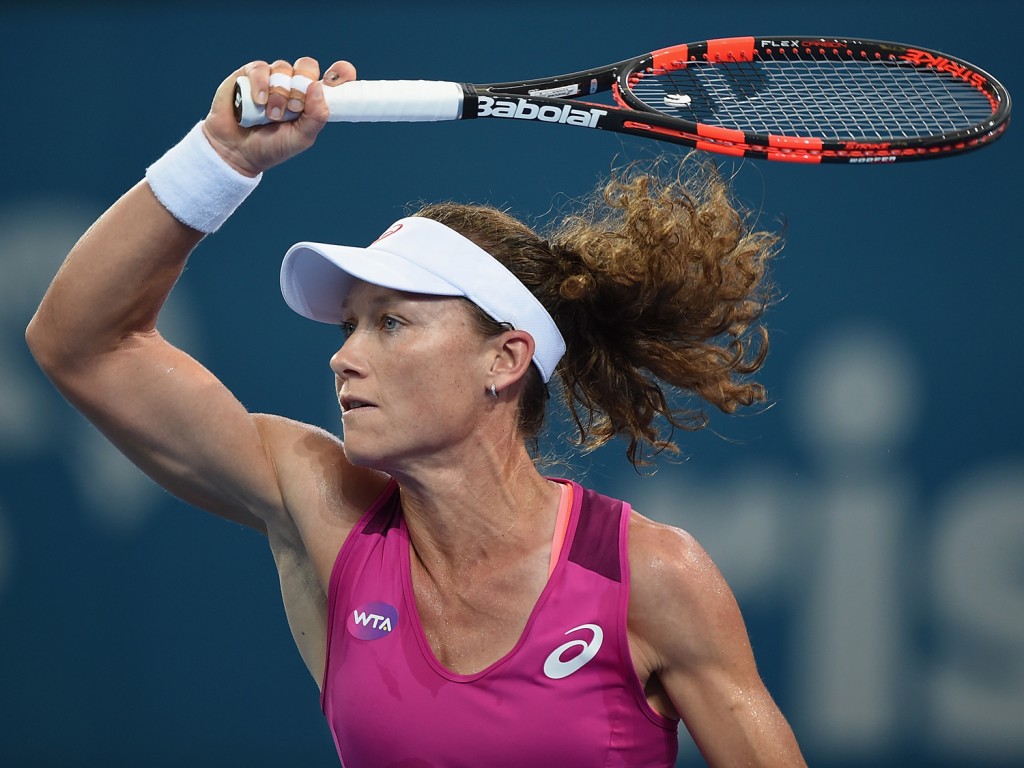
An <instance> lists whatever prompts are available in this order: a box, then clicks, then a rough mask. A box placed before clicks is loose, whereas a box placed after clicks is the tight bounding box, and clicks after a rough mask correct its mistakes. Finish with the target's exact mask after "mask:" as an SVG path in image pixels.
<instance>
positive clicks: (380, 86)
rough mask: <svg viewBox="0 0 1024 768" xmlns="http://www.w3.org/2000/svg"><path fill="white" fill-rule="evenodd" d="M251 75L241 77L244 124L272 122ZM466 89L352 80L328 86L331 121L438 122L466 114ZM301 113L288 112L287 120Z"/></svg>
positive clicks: (238, 93) (239, 106)
mask: <svg viewBox="0 0 1024 768" xmlns="http://www.w3.org/2000/svg"><path fill="white" fill-rule="evenodd" d="M250 91H251V87H250V83H249V78H247V77H245V76H242V77H239V78H238V81H237V83H236V88H235V109H236V114H237V115H238V122H239V124H240V125H242V126H243V127H246V128H248V127H250V126H253V125H263V124H265V123H268V122H270V121H269V120H268V119H267V117H266V111H265V109H264V108H263V107H262V106H260V105H258V104H256V103H255V102H254V101H253V100H252V95H251V93H250ZM463 96H464V92H463V89H462V86H461V85H459V84H458V83H454V82H447V81H442V80H352V81H350V82H347V83H342V84H341V85H333V86H327V85H325V86H324V97H325V98H326V100H327V106H328V109H329V110H330V117H328V118H327V119H328V120H329V121H330V122H340V123H367V122H396V123H407V122H410V123H411V122H435V121H440V120H458V119H459V118H461V117H462V101H463ZM297 117H298V115H297V114H294V113H292V112H288V113H286V115H285V119H286V120H294V119H296V118H297Z"/></svg>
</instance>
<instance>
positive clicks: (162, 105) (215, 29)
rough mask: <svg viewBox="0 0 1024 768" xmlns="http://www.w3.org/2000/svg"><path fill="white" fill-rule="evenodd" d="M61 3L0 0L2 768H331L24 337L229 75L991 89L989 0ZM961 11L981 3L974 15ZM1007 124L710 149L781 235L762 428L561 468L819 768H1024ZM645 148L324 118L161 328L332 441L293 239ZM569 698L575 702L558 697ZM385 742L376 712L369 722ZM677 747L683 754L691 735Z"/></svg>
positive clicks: (249, 391) (310, 717) (266, 633)
mask: <svg viewBox="0 0 1024 768" xmlns="http://www.w3.org/2000/svg"><path fill="white" fill-rule="evenodd" d="M977 9H978V10H975V9H974V8H969V7H967V6H964V5H962V4H959V3H948V2H917V1H916V0H915V1H914V2H894V1H893V2H831V3H828V4H825V3H820V4H819V3H805V2H792V1H790V2H785V1H783V2H773V3H770V4H760V3H750V2H742V1H737V2H732V3H729V4H720V5H718V6H717V7H715V6H713V5H712V4H707V3H685V2H677V3H672V4H667V5H663V6H661V7H658V8H657V9H652V8H650V7H647V6H640V5H635V6H634V5H630V4H618V3H610V2H604V0H588V1H587V2H575V1H574V2H559V3H539V2H526V3H517V4H512V3H500V4H499V3H494V4H488V3H472V4H469V3H467V4H465V5H463V4H458V3H449V4H445V3H435V4H426V3H411V2H390V3H387V4H375V5H373V6H372V7H371V5H370V4H345V3H340V2H338V3H333V4H330V5H327V4H317V3H308V4H305V5H302V6H298V5H286V4H283V3H278V4H270V3H262V2H260V3H250V4H247V5H241V4H238V5H234V4H232V5H227V4H220V3H207V4H198V3H195V4H190V3H175V4H173V5H172V4H169V3H150V4H146V5H138V6H136V5H128V4H109V3H91V4H88V5H87V6H86V5H84V4H72V3H65V4H55V3H45V2H44V3H34V4H31V6H29V4H24V7H22V6H18V5H10V4H4V5H3V6H2V7H0V32H2V36H3V40H4V44H3V46H2V48H0V58H2V64H3V67H2V71H3V72H4V73H5V75H6V80H5V81H6V82H7V83H8V86H7V88H6V89H5V90H6V96H5V98H4V103H5V106H6V110H5V111H6V113H7V115H6V119H5V120H4V121H3V122H2V124H0V137H2V141H3V147H4V149H5V155H4V160H3V171H2V173H3V184H2V185H0V765H2V766H91V765H104V766H120V765H147V766H164V765H167V766H170V765H178V764H183V763H184V764H190V765H203V766H205V765H211V766H212V765H222V766H229V765H247V766H272V765H289V766H290V765H302V766H315V765H323V766H330V765H336V764H337V759H336V757H335V754H334V747H333V744H332V743H331V739H330V735H329V733H328V731H327V728H326V725H325V723H324V721H323V718H322V716H321V714H320V712H319V707H318V700H317V692H316V687H315V685H314V683H313V681H312V680H311V679H310V677H309V675H308V674H307V672H306V671H305V668H304V667H303V665H302V663H301V661H300V659H299V655H298V653H297V652H296V651H295V649H294V647H293V645H292V643H291V639H290V636H289V633H288V630H287V627H286V623H285V620H284V615H283V611H282V610H281V607H280V601H279V598H278V596H277V582H276V575H275V571H274V567H273V563H272V560H271V558H270V555H269V551H268V549H267V547H266V546H265V543H264V542H263V541H262V540H261V538H260V537H259V536H258V535H256V534H253V533H251V532H248V531H245V530H241V529H239V528H237V527H235V526H232V525H228V524H225V523H223V522H221V521H219V520H215V519H212V518H208V517H207V516H206V515H204V514H202V513H199V512H197V511H195V510H193V509H191V508H189V507H187V506H185V505H183V504H181V503H178V502H177V501H175V500H174V499H172V498H170V497H168V496H167V495H166V494H165V493H163V492H162V491H159V490H158V489H156V488H155V487H154V486H153V485H152V484H151V483H150V482H149V481H148V480H146V479H145V478H143V477H141V476H140V474H139V473H138V472H137V471H136V470H134V469H133V468H132V467H131V466H130V465H128V464H126V463H125V462H124V461H123V460H122V459H121V458H120V457H119V456H117V455H116V454H114V453H113V452H112V451H111V450H110V449H109V448H108V447H107V446H106V444H105V443H104V442H103V441H102V439H101V438H100V437H99V436H98V435H97V434H96V433H95V431H94V430H92V428H91V427H89V426H88V425H87V424H86V423H85V422H84V421H83V420H82V419H81V418H80V417H79V416H78V415H77V414H75V413H74V412H73V411H72V410H71V409H70V408H68V407H67V405H66V404H65V403H64V402H63V401H62V400H61V399H60V398H59V396H58V395H56V394H55V393H54V392H53V391H52V389H51V388H50V387H49V385H48V384H47V382H46V381H45V379H44V378H43V376H42V375H41V374H40V373H39V372H38V371H37V369H36V368H35V367H34V365H33V363H32V362H31V359H30V358H29V356H28V353H27V351H26V350H25V347H24V342H23V336H22V334H23V331H24V327H25V324H26V323H27V322H28V319H29V317H30V316H31V313H32V311H33V309H34V307H35V305H36V304H37V303H38V300H39V298H40V297H41V295H42V292H43V291H44V290H45V286H46V285H47V283H48V282H49V279H50V278H51V277H52V275H53V273H54V272H55V271H56V269H57V267H58V265H59V263H60V261H61V259H62V258H63V256H64V255H65V254H66V252H67V250H68V249H69V248H70V246H71V245H72V244H73V242H74V240H75V239H76V238H77V237H78V235H80V234H81V232H82V231H84V229H85V228H86V227H87V226H88V224H89V223H90V222H91V221H92V220H93V219H94V218H95V216H96V215H98V214H99V213H100V212H101V211H102V210H103V209H104V208H105V207H106V206H107V205H109V204H110V203H111V202H112V201H113V200H114V199H116V197H117V196H118V195H119V194H120V193H121V192H122V191H123V190H124V189H126V188H128V187H129V186H130V185H131V184H133V183H134V182H135V181H136V180H137V179H138V178H140V176H141V174H142V173H143V170H144V168H145V166H146V165H147V164H149V163H150V162H152V161H153V160H154V159H155V158H156V157H158V156H159V155H160V153H161V152H162V151H163V150H164V149H166V148H167V147H169V146H170V145H172V144H173V143H174V142H175V141H176V140H177V139H178V138H180V136H182V135H183V134H184V133H185V132H186V131H187V130H188V129H189V127H191V125H192V124H193V123H194V122H195V121H196V120H197V119H199V118H201V117H202V116H203V114H204V113H205V110H206V107H207V105H208V103H209V99H210V97H211V95H212V93H213V90H214V88H215V86H216V84H217V83H218V82H219V81H220V80H221V79H222V78H223V77H224V76H226V75H227V74H228V73H229V72H230V71H232V70H233V69H234V68H235V67H236V66H238V65H239V64H241V63H243V62H245V61H248V60H250V59H254V58H265V59H274V58H278V57H282V58H288V59H292V58H295V57H297V56H299V55H303V54H309V55H313V56H315V57H317V58H318V59H320V61H321V62H322V63H323V64H324V65H325V66H326V64H328V63H329V62H331V61H332V60H334V59H335V58H341V57H344V58H348V59H350V60H352V61H353V62H354V63H355V64H356V65H357V66H358V68H359V71H360V75H361V76H362V77H365V78H371V79H377V78H425V79H446V80H464V81H474V82H486V81H496V80H507V79H514V78H516V77H535V76H541V75H545V74H550V73H554V72H561V71H568V70H574V69H580V68H585V67H588V66H592V65H596V64H600V63H604V62H606V61H610V60H614V59H619V58H625V57H627V56H629V55H632V54H635V53H639V52H642V51H646V50H650V49H654V48H659V47H663V46H666V45H670V44H674V43H678V42H684V41H687V40H699V39H705V38H711V37H727V36H736V35H745V34H759V35H788V34H798V35H843V36H860V37H866V38H878V39H889V40H898V41H903V42H912V43H916V44H920V45H923V46H927V47H931V48H936V49H938V50H944V51H948V52H949V53H953V54H956V55H959V56H961V57H963V58H966V59H968V60H970V61H973V62H975V63H977V64H978V65H980V66H982V67H983V68H985V69H988V70H989V71H991V72H992V73H993V74H995V75H997V76H998V77H999V78H1000V79H1001V80H1003V82H1004V83H1005V84H1006V85H1007V87H1008V88H1009V90H1010V92H1011V94H1020V93H1024V89H1022V88H1021V85H1022V72H1021V67H1020V63H1019V60H1018V58H1017V53H1018V50H1017V49H1018V47H1019V42H1018V36H1017V34H1016V29H1017V25H1016V24H1015V23H1013V22H1014V20H1015V18H1016V15H1017V14H1016V13H1015V12H1014V10H1015V9H1014V4H1012V3H1010V2H988V3H985V4H979V5H978V6H977ZM982 10H983V11H984V12H982ZM1021 147H1022V142H1021V139H1020V135H1019V131H1018V130H1016V128H1015V127H1011V128H1010V130H1009V133H1008V134H1007V136H1006V137H1004V138H1003V139H1001V140H1000V141H999V142H997V143H996V144H994V145H992V146H991V147H989V148H987V149H985V150H983V151H980V152H976V153H971V154H969V155H966V156H963V157H958V158H951V159H948V160H944V161H942V162H934V163H912V164H904V165H901V166H893V167H845V166H844V167H799V166H798V167H784V166H781V165H778V164H766V163H757V162H747V163H733V162H731V161H730V162H725V161H723V167H724V168H725V169H726V170H727V172H728V173H730V174H735V181H736V188H737V191H738V193H739V194H740V196H741V198H742V199H743V200H744V202H745V203H746V204H747V205H748V206H749V207H751V208H753V209H755V210H757V211H758V212H759V217H760V221H761V222H762V224H764V225H765V226H771V227H782V226H784V228H785V234H786V239H787V243H788V244H787V247H786V249H785V251H784V255H783V257H782V258H781V259H780V260H779V262H778V263H777V265H776V269H775V279H776V281H777V283H778V284H779V286H780V288H781V289H782V290H783V292H784V293H785V299H784V301H782V302H781V303H780V304H779V305H778V306H777V307H775V308H774V309H773V310H772V311H771V313H770V315H769V318H768V319H769V322H770V324H771V326H772V328H773V330H774V332H775V336H774V338H773V346H772V350H771V354H770V357H769V362H768V364H767V365H766V367H765V369H764V381H765V382H766V384H767V385H768V386H769V389H770V391H771V395H772V400H773V403H774V407H772V408H771V409H768V410H766V411H764V412H763V413H760V414H757V415H749V416H746V417H741V418H727V417H723V416H713V418H712V430H709V431H707V432H705V433H702V434H700V435H692V436H690V435H687V436H683V445H684V448H685V450H686V452H687V455H688V457H689V458H688V460H687V461H685V462H684V463H682V464H678V465H670V464H663V465H662V466H661V468H660V470H659V471H658V473H657V474H656V475H654V476H653V477H645V478H641V477H638V476H637V475H636V474H635V473H633V472H632V470H631V469H630V468H629V466H628V465H627V464H626V462H625V459H624V456H623V448H624V446H622V445H616V446H614V448H613V449H609V450H604V451H601V452H599V453H597V454H596V455H593V456H590V457H587V458H585V459H580V460H578V461H576V462H574V465H573V467H572V469H571V470H569V471H571V472H572V473H573V474H574V475H575V476H576V477H577V478H579V479H581V480H583V481H585V482H588V483H590V484H591V485H594V486H596V487H598V488H599V489H602V490H606V491H609V492H614V493H616V494H619V495H621V496H623V497H625V498H628V499H631V500H632V501H633V502H634V504H635V506H637V507H638V508H639V509H640V510H641V511H643V512H645V513H646V514H648V515H650V516H652V517H656V518H659V519H664V520H667V521H669V522H672V523H674V524H678V525H681V526H683V527H685V528H688V529H689V530H691V531H692V532H694V533H695V534H696V535H697V537H698V538H699V539H700V540H701V541H702V542H703V543H704V544H705V546H706V547H707V548H708V549H709V551H710V552H711V554H712V555H713V556H714V557H715V559H716V561H717V562H718V564H719V565H720V567H721V568H722V570H723V572H724V573H725V575H726V577H727V578H728V579H729V580H730V582H731V584H732V586H733V588H734V589H735V591H736V593H737V596H738V598H739V600H740V602H741V604H742V607H743V609H744V612H745V615H746V617H747V620H748V624H749V629H750V632H751V637H752V640H753V643H754V648H755V652H756V654H757V657H758V660H759V663H760V668H761V671H762V673H763V675H764V677H765V679H766V681H767V683H768V685H769V687H770V689H771V690H772V692H773V694H774V695H775V696H776V698H777V700H778V701H779V703H780V705H781V706H782V708H783V710H784V711H785V713H786V714H787V716H788V717H789V719H790V721H791V723H792V724H793V727H794V729H795V731H796V733H797V735H798V737H799V739H800V741H801V744H802V746H803V748H804V751H805V754H806V756H807V757H808V759H809V760H810V762H811V763H812V764H814V765H817V766H845V765H862V764H871V765H876V766H904V765H910V764H913V765H933V766H959V765H972V766H1001V765H1011V764H1012V765H1020V764H1024V727H1022V723H1024V567H1022V562H1024V558H1022V557H1021V553H1022V552H1024V446H1022V438H1021V432H1022V428H1024V419H1022V416H1021V406H1020V389H1021V381H1022V378H1024V368H1022V364H1021V352H1022V344H1021V332H1020V328H1019V327H1018V322H1019V318H1020V304H1019V301H1020V293H1021V288H1022V286H1024V266H1022V262H1021V255H1022V254H1021V248H1020V245H1019V244H1018V245H1014V243H1018V240H1017V236H1018V232H1017V229H1016V225H1017V224H1018V223H1020V213H1019V211H1020V206H1019V200H1020V195H1019V194H1018V192H1017V187H1016V185H1017V184H1018V183H1019V179H1020V174H1021V171H1022V170H1024V163H1022V160H1024V155H1022V148H1021ZM653 151H654V148H652V147H651V146H650V145H645V144H643V143H642V142H639V141H637V140H633V139H628V138H627V139H620V138H617V137H614V136H611V135H608V134H598V133H597V132H587V131H580V130H576V129H569V128H563V127H557V126H539V125H537V126H524V125H521V124H514V123H503V122H500V121H495V122H481V123H458V124H440V125H415V126H413V125H378V126H367V125H362V126H345V125H332V126H328V129H327V130H325V131H324V134H323V136H322V137H321V140H320V141H319V143H318V144H317V146H316V147H315V148H314V149H313V150H311V151H310V152H308V153H306V154H305V155H303V156H301V157H299V158H297V159H296V160H294V161H293V162H291V163H289V164H287V165H286V166H283V167H281V168H278V169H275V170H274V171H273V172H271V173H269V174H268V175H267V178H266V179H265V180H264V183H263V185H262V186H261V188H260V189H259V190H258V191H257V193H256V194H255V195H254V196H253V197H252V198H251V199H250V200H249V201H248V202H247V203H246V204H245V206H244V207H243V208H242V209H241V210H240V212H239V213H238V214H237V215H236V216H235V217H234V218H233V219H232V220H231V221H230V222H229V223H228V224H227V225H226V226H225V227H224V228H223V229H222V230H221V231H220V232H219V233H218V234H217V235H216V236H215V237H213V238H210V239H209V240H207V241H206V242H204V243H203V244H202V245H201V246H200V248H199V249H198V251H197V253H196V254H195V255H194V257H193V259H192V261H191V263H190V267H189V269H188V270H187V272H186V274H185V275H184V277H183V278H182V280H181V282H180V285H179V287H178V289H177V291H176V293H175V294H174V296H173V297H172V299H171V301H170V302H169V304H168V307H167V310H166V312H165V315H164V325H163V330H164V331H165V333H166V334H167V335H168V336H170V337H171V338H172V339H173V340H175V341H176V342H177V343H179V344H181V345H182V346H184V347H185V348H187V349H189V350H190V351H191V352H193V353H194V354H195V355H196V356H197V357H198V358H199V359H200V360H202V361H203V362H204V363H205V364H207V365H208V366H209V367H210V368H211V369H212V370H213V371H214V372H216V373H217V374H218V375H219V376H220V377H221V378H222V379H223V380H224V381H225V382H226V384H227V385H228V386H229V387H230V388H232V389H233V390H234V391H235V392H236V393H237V394H238V396H239V397H240V399H241V400H242V401H243V402H245V403H246V404H247V405H248V406H249V407H250V408H252V409H254V410H262V411H272V412H280V413H284V414H287V415H290V416H293V417H297V418H301V419H306V420H309V421H312V422H315V423H318V424H321V425H323V426H325V427H327V428H329V429H333V430H336V429H338V428H339V426H338V418H337V414H336V412H335V411H336V404H335V403H334V402H333V388H332V379H331V376H330V372H329V370H328V367H327V360H328V358H329V356H330V354H331V353H332V351H333V348H334V345H335V344H337V342H338V337H337V334H336V332H335V331H333V330H332V329H330V328H322V327H319V326H316V325H315V324H311V323H308V322H306V321H303V320H302V319H301V318H299V317H297V316H295V315H293V314H291V313H290V312H289V311H288V310H287V308H286V307H285V306H284V303H283V301H282V300H281V298H280V294H279V293H278V289H277V270H278V266H279V260H280V256H281V255H282V254H283V253H284V251H285V250H286V248H287V247H288V246H289V245H291V244H292V243H293V242H295V241H297V240H303V239H313V240H316V239H325V240H332V239H333V240H339V241H343V242H352V243H362V242H368V241H370V240H372V239H373V238H374V237H376V235H377V234H378V233H379V232H380V231H381V230H382V229H383V228H384V227H385V226H387V225H388V224H389V223H390V222H391V221H393V220H394V219H395V218H397V217H398V216H399V215H401V214H402V213H403V212H404V211H405V206H406V204H408V203H410V202H416V201H419V200H436V199H443V198H451V199H456V200H467V201H480V202H490V203H494V204H497V205H507V206H509V207H511V208H512V209H513V210H514V211H516V212H519V213H521V214H524V215H533V216H536V217H541V218H542V219H543V217H544V216H545V214H547V213H548V212H549V211H551V210H552V209H553V208H558V207H562V206H565V205H566V204H567V203H568V202H569V201H570V200H571V199H572V198H575V197H578V196H580V195H583V194H585V193H586V192H587V191H589V190H590V189H591V187H592V186H593V185H594V184H595V183H596V182H597V181H598V180H599V178H600V177H601V176H602V175H603V174H605V173H606V172H607V170H608V169H609V167H610V166H611V165H612V163H613V162H616V161H623V160H629V159H633V158H637V157H644V156H648V155H650V154H651V153H652V152H653ZM567 705H568V706H567V713H571V702H567ZM396 737H397V738H400V726H398V727H397V735H396ZM682 761H683V762H684V763H686V764H691V765H692V764H700V759H699V757H698V756H696V755H695V754H694V753H693V748H692V746H689V745H685V744H684V747H683V749H682Z"/></svg>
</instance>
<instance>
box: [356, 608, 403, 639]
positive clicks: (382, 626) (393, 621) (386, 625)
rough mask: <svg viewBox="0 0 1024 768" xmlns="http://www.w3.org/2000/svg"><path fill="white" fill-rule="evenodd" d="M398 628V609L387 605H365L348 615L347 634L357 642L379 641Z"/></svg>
mask: <svg viewBox="0 0 1024 768" xmlns="http://www.w3.org/2000/svg"><path fill="white" fill-rule="evenodd" d="M397 626H398V609H396V608H395V606H393V605H390V604H389V603H382V602H379V601H374V602H372V603H365V604H363V605H361V606H359V607H358V608H356V609H355V610H354V611H352V613H351V614H349V617H348V633H349V634H350V635H352V637H355V638H357V639H359V640H380V639H381V638H382V637H387V636H388V635H390V634H391V633H392V632H393V631H394V630H395V627H397Z"/></svg>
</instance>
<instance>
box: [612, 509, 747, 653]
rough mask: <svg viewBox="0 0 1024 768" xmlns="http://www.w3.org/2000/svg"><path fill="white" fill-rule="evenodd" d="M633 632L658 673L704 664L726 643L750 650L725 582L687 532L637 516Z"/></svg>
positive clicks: (632, 535)
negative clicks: (682, 665) (683, 665)
mask: <svg viewBox="0 0 1024 768" xmlns="http://www.w3.org/2000/svg"><path fill="white" fill-rule="evenodd" d="M629 564H630V600H629V627H630V633H631V635H633V637H634V639H635V640H636V641H638V642H639V644H640V646H641V647H642V648H646V649H647V651H648V653H649V654H650V656H651V659H650V661H651V666H652V667H653V669H659V668H663V667H664V666H665V665H666V664H672V663H673V662H674V663H694V664H696V663H700V662H701V661H702V660H703V659H704V658H706V654H708V653H716V652H720V651H721V650H722V649H723V647H724V646H723V645H722V644H721V641H722V639H724V638H728V639H729V644H732V643H739V644H740V645H741V646H746V644H747V643H746V638H747V635H746V628H745V626H744V624H743V620H742V617H741V615H740V611H739V606H738V605H737V603H736V599H735V597H734V596H733V593H732V590H731V589H730V588H729V585H728V584H727V583H726V580H725V577H724V576H723V575H722V572H721V571H720V570H719V568H718V566H717V565H716V564H715V563H714V561H713V560H712V559H711V557H710V555H708V553H707V552H706V551H705V549H704V548H703V547H702V546H701V545H700V543H699V542H698V541H697V540H696V539H695V538H694V537H693V536H692V535H691V534H690V533H688V532H687V531H684V530H682V529H680V528H676V527H673V526H670V525H665V524H663V523H658V522H655V521H653V520H650V519H648V518H646V517H644V516H642V515H640V514H639V513H637V512H635V511H634V512H633V513H632V516H631V518H630V522H629Z"/></svg>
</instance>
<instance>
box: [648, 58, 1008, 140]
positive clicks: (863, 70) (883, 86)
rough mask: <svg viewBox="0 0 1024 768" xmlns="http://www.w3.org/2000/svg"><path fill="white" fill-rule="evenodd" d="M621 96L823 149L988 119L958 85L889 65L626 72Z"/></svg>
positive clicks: (815, 63) (729, 65) (983, 99)
mask: <svg viewBox="0 0 1024 768" xmlns="http://www.w3.org/2000/svg"><path fill="white" fill-rule="evenodd" d="M630 90H631V91H632V92H633V93H634V95H635V96H636V97H637V98H638V99H640V100H641V101H643V102H644V103H645V104H646V105H647V106H648V107H650V108H652V109H654V110H656V111H659V112H663V113H665V114H668V115H671V116H673V117H680V118H682V119H684V120H689V121H692V122H695V123H703V124H705V125H715V126H720V127H723V128H735V129H739V130H742V131H745V132H748V133H757V134H762V135H782V136H813V137H817V138H821V139H825V140H843V141H850V140H852V141H857V140H864V141H879V140H886V139H891V138H919V137H929V136H937V135H945V134H949V133H953V132H956V131H962V130H965V129H970V128H972V127H974V126H977V125H979V124H981V123H984V121H985V120H986V119H988V118H989V117H991V116H992V114H993V111H994V109H993V104H992V100H991V98H990V97H989V96H988V95H987V94H986V93H985V92H983V91H981V90H979V89H978V88H976V87H975V86H974V85H972V84H970V83H968V82H966V81H965V80H963V79H962V78H959V77H957V76H955V75H953V74H950V73H946V72H940V71H938V70H936V69H932V68H925V67H918V66H915V65H913V64H911V63H909V62H903V61H898V60H856V59H850V60H842V59H821V60H815V59H803V58H800V59H797V58H793V59H789V58H771V59H760V60H755V61H752V62H746V61H735V62H717V63H703V62H690V63H689V64H688V65H687V66H685V67H682V68H680V69H676V70H671V71H666V70H655V71H647V72H641V73H636V75H635V76H634V77H632V78H630Z"/></svg>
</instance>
